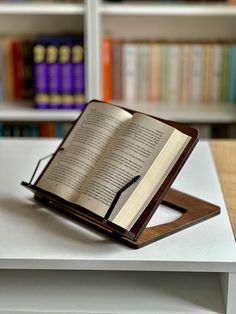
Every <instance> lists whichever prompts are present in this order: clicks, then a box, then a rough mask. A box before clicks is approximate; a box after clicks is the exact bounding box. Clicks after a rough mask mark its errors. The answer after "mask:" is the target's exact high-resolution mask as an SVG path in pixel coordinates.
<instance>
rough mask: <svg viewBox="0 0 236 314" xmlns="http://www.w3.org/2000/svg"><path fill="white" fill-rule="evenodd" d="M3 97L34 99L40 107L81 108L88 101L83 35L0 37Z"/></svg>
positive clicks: (0, 83) (1, 91) (7, 98)
mask: <svg viewBox="0 0 236 314" xmlns="http://www.w3.org/2000/svg"><path fill="white" fill-rule="evenodd" d="M0 74H1V77H0V97H1V99H5V100H7V101H9V100H10V101H12V100H22V99H32V100H33V99H34V105H35V107H36V108H39V109H48V108H49V109H51V108H52V109H58V108H65V109H71V108H72V109H81V108H82V107H83V106H84V102H85V100H84V99H85V70H84V48H83V36H82V35H80V34H64V35H38V36H35V37H32V38H23V37H14V38H13V37H5V38H2V39H1V40H0Z"/></svg>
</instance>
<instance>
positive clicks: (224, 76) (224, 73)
mask: <svg viewBox="0 0 236 314" xmlns="http://www.w3.org/2000/svg"><path fill="white" fill-rule="evenodd" d="M228 73H229V45H228V44H224V45H223V64H222V80H221V102H222V103H225V102H227V84H228Z"/></svg>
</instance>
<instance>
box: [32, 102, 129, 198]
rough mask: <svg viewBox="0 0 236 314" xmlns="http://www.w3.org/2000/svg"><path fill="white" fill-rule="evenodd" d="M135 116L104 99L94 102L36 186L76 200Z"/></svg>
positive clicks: (88, 107)
mask: <svg viewBox="0 0 236 314" xmlns="http://www.w3.org/2000/svg"><path fill="white" fill-rule="evenodd" d="M131 117H132V115H131V114H130V113H128V112H127V111H125V110H123V109H121V108H118V107H115V106H111V105H109V104H104V103H101V102H92V103H90V104H89V105H88V106H87V108H86V110H85V111H84V113H83V114H82V116H81V117H80V118H79V120H78V122H77V123H76V124H75V126H74V127H73V130H72V131H71V132H70V134H69V136H68V137H67V139H66V140H65V141H64V143H63V145H62V148H64V150H62V151H58V153H57V155H56V157H55V158H54V159H53V161H52V162H51V163H50V165H49V167H48V168H47V169H46V171H45V172H44V174H43V176H42V177H41V178H40V179H39V181H38V182H37V183H36V185H37V186H38V187H40V188H42V189H44V190H47V191H49V192H51V193H54V194H57V195H58V196H60V197H62V198H64V199H66V200H68V201H70V202H76V200H77V198H78V194H79V192H80V191H81V188H82V186H83V185H84V183H85V182H86V181H87V179H88V177H89V176H90V174H91V173H92V171H93V170H94V168H95V167H96V165H97V163H98V162H99V161H100V159H101V157H102V156H103V154H104V152H105V151H106V149H107V148H108V146H109V145H110V143H111V141H112V140H113V138H114V137H115V135H116V133H117V131H118V130H119V128H120V126H121V125H122V124H123V123H124V122H125V121H127V120H128V119H130V118H131Z"/></svg>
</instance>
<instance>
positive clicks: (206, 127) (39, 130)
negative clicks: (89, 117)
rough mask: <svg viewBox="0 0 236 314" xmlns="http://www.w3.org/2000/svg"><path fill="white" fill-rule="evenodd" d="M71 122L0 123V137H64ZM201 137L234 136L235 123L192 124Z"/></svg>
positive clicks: (235, 131) (235, 132) (235, 133)
mask: <svg viewBox="0 0 236 314" xmlns="http://www.w3.org/2000/svg"><path fill="white" fill-rule="evenodd" d="M71 126H72V123H71V122H40V123H18V124H17V123H9V122H8V123H0V137H56V138H64V137H65V136H66V135H67V133H68V131H69V130H70V128H71ZM191 126H192V127H194V128H196V129H197V130H198V132H199V137H200V138H201V139H204V138H205V139H209V138H236V125H235V124H212V125H210V124H194V125H191Z"/></svg>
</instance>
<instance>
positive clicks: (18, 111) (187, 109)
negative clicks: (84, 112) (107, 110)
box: [0, 100, 236, 123]
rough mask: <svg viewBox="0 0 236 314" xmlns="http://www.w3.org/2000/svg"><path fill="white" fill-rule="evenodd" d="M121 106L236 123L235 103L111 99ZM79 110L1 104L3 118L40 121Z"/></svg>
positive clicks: (62, 118)
mask: <svg viewBox="0 0 236 314" xmlns="http://www.w3.org/2000/svg"><path fill="white" fill-rule="evenodd" d="M111 102H112V103H114V104H117V105H118V106H124V107H126V108H130V109H133V110H137V111H141V112H144V113H147V114H150V115H153V116H158V117H160V118H163V119H169V120H176V121H180V122H184V123H235V122H236V105H230V104H219V105H197V104H196V105H191V104H189V105H167V104H166V105H164V104H154V103H153V104H150V103H139V104H130V105H126V104H124V103H120V102H118V101H115V100H114V101H111ZM80 112H81V111H80V110H63V109H62V110H52V109H45V110H39V109H34V108H32V105H31V104H27V103H24V104H22V103H14V104H7V103H3V104H1V105H0V121H1V122H10V121H11V122H13V121H24V122H40V121H64V122H69V121H73V120H75V119H76V118H78V116H79V114H80Z"/></svg>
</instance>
